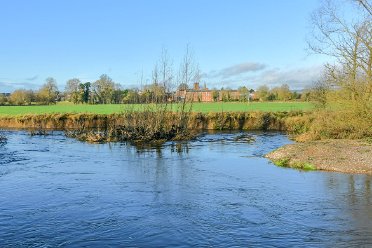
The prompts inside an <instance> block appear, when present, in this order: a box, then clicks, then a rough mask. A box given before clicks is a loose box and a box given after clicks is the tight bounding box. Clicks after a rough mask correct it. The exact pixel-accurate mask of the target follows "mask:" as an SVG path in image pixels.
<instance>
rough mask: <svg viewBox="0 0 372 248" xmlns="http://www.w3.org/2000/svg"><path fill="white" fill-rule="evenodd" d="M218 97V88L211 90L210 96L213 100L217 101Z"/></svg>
mask: <svg viewBox="0 0 372 248" xmlns="http://www.w3.org/2000/svg"><path fill="white" fill-rule="evenodd" d="M219 97H220V93H219V91H218V90H213V91H212V98H213V101H214V102H217V101H218V98H219Z"/></svg>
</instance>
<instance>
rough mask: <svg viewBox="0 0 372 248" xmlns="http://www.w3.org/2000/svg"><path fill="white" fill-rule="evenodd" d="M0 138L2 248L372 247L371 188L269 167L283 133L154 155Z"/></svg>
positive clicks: (56, 136)
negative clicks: (180, 247)
mask: <svg viewBox="0 0 372 248" xmlns="http://www.w3.org/2000/svg"><path fill="white" fill-rule="evenodd" d="M4 134H5V135H6V136H7V137H8V141H7V142H6V143H3V144H0V246H1V247H56V246H62V247H65V246H66V247H117V246H122V247H128V246H130V247H133V246H134V247H159V246H160V247H161V246H185V247H188V246H213V247H230V246H243V247H247V246H273V247H289V246H296V247H298V246H306V247H309V246H322V247H324V246H326V247H329V246H331V247H340V246H363V245H364V246H369V245H372V186H371V181H372V177H371V176H366V175H348V174H341V173H329V172H303V171H298V170H292V169H286V168H279V167H276V166H274V165H273V164H272V163H271V162H269V161H268V160H267V159H265V158H263V155H264V154H266V153H267V152H269V151H271V150H273V149H276V148H278V147H280V146H282V145H284V144H288V143H291V142H290V141H289V140H288V138H287V137H286V136H285V135H283V134H280V133H218V134H204V135H202V136H201V137H199V138H198V139H197V140H195V141H191V142H187V143H181V144H177V143H172V142H169V143H166V144H165V145H163V146H162V147H158V148H150V147H137V148H136V147H134V146H131V145H129V144H120V143H116V144H88V143H82V142H79V141H76V140H74V139H70V138H66V137H65V136H64V135H63V133H61V132H54V133H53V134H52V135H49V136H32V137H31V136H30V135H28V133H27V132H22V131H7V132H4ZM252 138H253V139H254V141H252Z"/></svg>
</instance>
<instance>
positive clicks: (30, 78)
mask: <svg viewBox="0 0 372 248" xmlns="http://www.w3.org/2000/svg"><path fill="white" fill-rule="evenodd" d="M38 78H39V75H35V76H33V77H29V78H26V80H27V81H35V80H36V79H38Z"/></svg>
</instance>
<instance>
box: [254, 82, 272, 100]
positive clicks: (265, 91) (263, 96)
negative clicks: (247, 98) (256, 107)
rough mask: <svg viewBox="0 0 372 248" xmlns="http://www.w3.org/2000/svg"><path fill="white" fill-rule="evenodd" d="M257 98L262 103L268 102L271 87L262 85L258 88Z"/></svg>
mask: <svg viewBox="0 0 372 248" xmlns="http://www.w3.org/2000/svg"><path fill="white" fill-rule="evenodd" d="M256 97H257V98H258V99H259V100H260V101H266V100H267V99H268V97H269V87H267V86H266V85H261V86H260V87H258V89H257V90H256Z"/></svg>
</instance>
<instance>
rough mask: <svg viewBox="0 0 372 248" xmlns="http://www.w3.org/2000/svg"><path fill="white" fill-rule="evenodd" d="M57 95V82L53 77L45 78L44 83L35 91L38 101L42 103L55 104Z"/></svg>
mask: <svg viewBox="0 0 372 248" xmlns="http://www.w3.org/2000/svg"><path fill="white" fill-rule="evenodd" d="M57 97H58V88H57V82H56V80H55V79H54V78H52V77H49V78H47V79H46V80H45V84H44V85H43V86H42V87H41V88H40V89H39V91H38V93H37V99H38V102H40V103H42V104H55V103H56V101H57Z"/></svg>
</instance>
